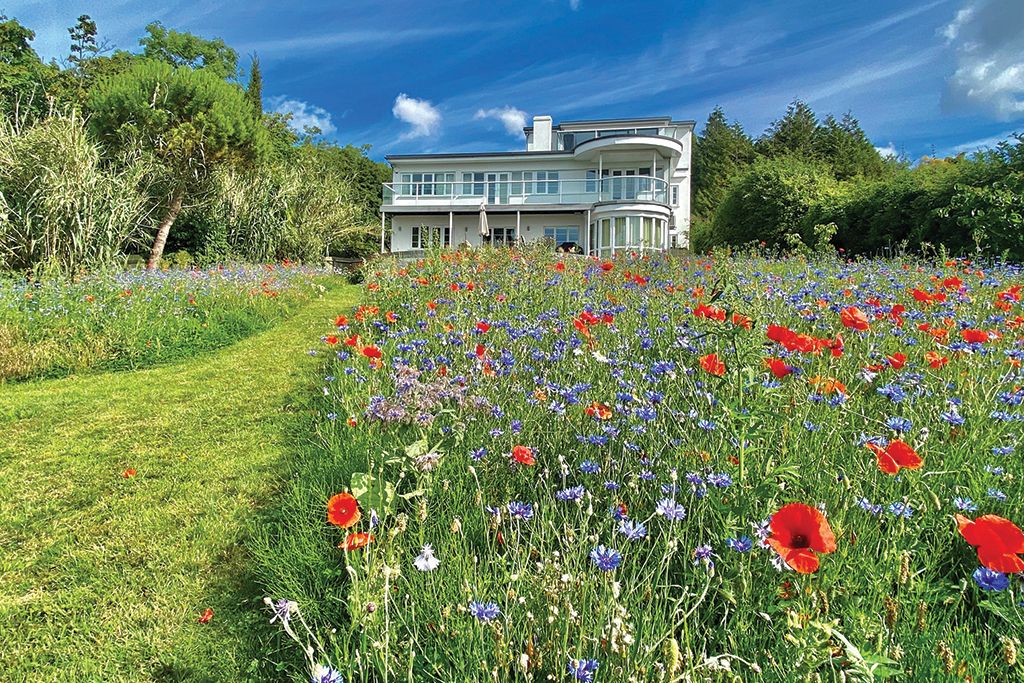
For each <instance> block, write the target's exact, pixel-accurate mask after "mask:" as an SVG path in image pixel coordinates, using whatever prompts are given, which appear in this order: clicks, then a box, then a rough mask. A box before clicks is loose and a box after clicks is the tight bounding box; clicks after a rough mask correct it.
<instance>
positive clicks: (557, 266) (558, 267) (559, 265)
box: [555, 261, 565, 272]
mask: <svg viewBox="0 0 1024 683" xmlns="http://www.w3.org/2000/svg"><path fill="white" fill-rule="evenodd" d="M555 270H557V271H558V272H562V271H563V270H565V264H564V263H562V262H561V261H559V262H558V263H556V264H555Z"/></svg>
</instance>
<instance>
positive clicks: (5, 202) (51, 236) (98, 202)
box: [0, 113, 152, 272]
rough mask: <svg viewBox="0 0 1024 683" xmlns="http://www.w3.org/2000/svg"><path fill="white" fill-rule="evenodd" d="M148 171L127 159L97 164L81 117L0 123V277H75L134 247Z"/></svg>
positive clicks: (145, 209)
mask: <svg viewBox="0 0 1024 683" xmlns="http://www.w3.org/2000/svg"><path fill="white" fill-rule="evenodd" d="M151 170H152V165H151V164H150V163H149V162H148V160H147V159H146V158H145V157H143V156H141V155H139V154H138V153H135V152H132V151H130V150H129V151H126V152H124V153H123V154H122V156H121V157H120V158H119V159H118V160H117V163H116V164H105V163H103V160H102V154H101V150H100V148H99V146H98V145H97V144H96V143H95V142H94V141H92V140H91V139H90V138H89V136H88V135H87V132H86V130H85V126H84V123H83V120H82V117H81V116H79V115H76V114H73V113H72V114H55V115H53V116H50V117H48V118H45V119H43V120H40V121H38V122H36V123H34V124H25V125H21V124H19V123H18V122H16V121H13V120H10V119H8V120H5V121H2V122H0V269H3V268H6V269H12V270H17V271H30V270H34V269H44V270H53V269H56V270H63V271H65V272H75V271H77V270H79V269H82V268H91V267H98V266H104V265H107V264H110V263H113V262H115V261H117V260H118V259H119V258H120V255H121V254H122V253H123V252H124V251H126V250H128V249H130V248H132V247H133V245H136V244H138V242H139V240H140V239H141V237H142V234H141V233H142V228H143V227H144V226H145V224H146V222H147V217H148V214H149V202H148V198H147V193H146V189H147V186H148V185H147V181H148V179H149V177H150V175H151Z"/></svg>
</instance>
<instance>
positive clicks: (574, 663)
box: [568, 659, 599, 683]
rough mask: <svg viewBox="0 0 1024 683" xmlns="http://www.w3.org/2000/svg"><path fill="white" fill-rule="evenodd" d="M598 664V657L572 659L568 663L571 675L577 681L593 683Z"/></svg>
mask: <svg viewBox="0 0 1024 683" xmlns="http://www.w3.org/2000/svg"><path fill="white" fill-rule="evenodd" d="M598 666H599V664H598V662H597V660H596V659H570V660H569V665H568V669H569V675H571V676H572V677H573V678H574V679H575V680H577V681H585V683H592V681H593V680H594V674H596V673H597V667H598Z"/></svg>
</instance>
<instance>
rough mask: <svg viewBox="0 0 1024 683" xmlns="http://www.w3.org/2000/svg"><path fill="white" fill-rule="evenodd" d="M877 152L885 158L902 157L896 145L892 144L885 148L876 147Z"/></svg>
mask: <svg viewBox="0 0 1024 683" xmlns="http://www.w3.org/2000/svg"><path fill="white" fill-rule="evenodd" d="M875 151H876V152H878V153H879V154H880V155H882V156H883V157H896V156H899V155H900V153H899V152H898V151H897V150H896V145H894V144H893V143H891V142H890V143H889V144H888V145H886V146H885V147H875Z"/></svg>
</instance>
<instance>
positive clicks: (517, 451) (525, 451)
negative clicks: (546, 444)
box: [512, 446, 537, 465]
mask: <svg viewBox="0 0 1024 683" xmlns="http://www.w3.org/2000/svg"><path fill="white" fill-rule="evenodd" d="M512 459H513V460H515V461H516V462H518V463H521V464H523V465H535V464H536V463H537V459H536V458H535V457H533V449H532V448H530V447H529V446H513V447H512Z"/></svg>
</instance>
